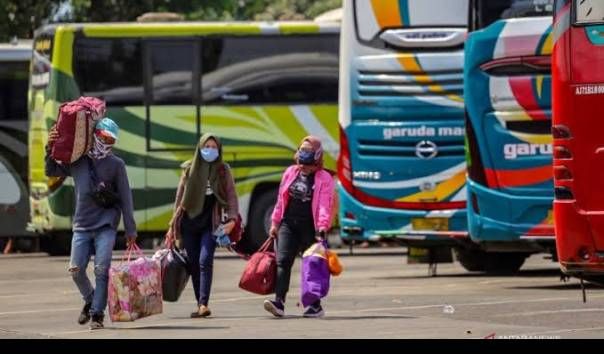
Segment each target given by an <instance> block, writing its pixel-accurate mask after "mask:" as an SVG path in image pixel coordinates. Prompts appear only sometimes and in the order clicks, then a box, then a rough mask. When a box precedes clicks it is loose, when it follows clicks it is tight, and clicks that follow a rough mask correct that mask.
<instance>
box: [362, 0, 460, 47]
mask: <svg viewBox="0 0 604 354" xmlns="http://www.w3.org/2000/svg"><path fill="white" fill-rule="evenodd" d="M452 5H454V6H452ZM434 8H446V9H447V11H433V9H434ZM354 16H355V25H356V32H357V36H358V38H359V39H360V40H362V41H372V40H374V39H375V37H376V36H377V35H379V34H380V33H381V32H382V30H389V29H396V28H406V29H410V28H431V29H435V28H443V27H460V28H465V27H466V26H467V21H468V15H467V0H457V1H455V2H452V1H451V0H422V1H408V2H407V1H400V2H399V1H398V0H356V1H355V2H354Z"/></svg>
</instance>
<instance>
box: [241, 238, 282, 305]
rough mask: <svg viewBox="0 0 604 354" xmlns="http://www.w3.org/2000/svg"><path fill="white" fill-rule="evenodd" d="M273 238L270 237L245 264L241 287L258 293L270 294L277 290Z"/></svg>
mask: <svg viewBox="0 0 604 354" xmlns="http://www.w3.org/2000/svg"><path fill="white" fill-rule="evenodd" d="M272 245H273V239H272V238H269V239H268V240H266V242H265V243H264V244H263V245H262V247H260V249H259V250H258V252H256V253H254V254H253V255H252V256H251V257H250V260H249V261H248V262H247V265H246V266H245V270H244V271H243V274H242V275H241V280H239V287H240V288H241V289H243V290H247V291H249V292H251V293H254V294H258V295H268V294H272V293H274V292H275V277H276V276H277V259H276V257H275V252H274V251H269V249H272V248H273V247H272Z"/></svg>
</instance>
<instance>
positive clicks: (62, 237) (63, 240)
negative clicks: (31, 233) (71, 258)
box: [40, 232, 71, 256]
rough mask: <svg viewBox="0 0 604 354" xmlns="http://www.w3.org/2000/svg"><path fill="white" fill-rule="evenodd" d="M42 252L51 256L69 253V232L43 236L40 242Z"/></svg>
mask: <svg viewBox="0 0 604 354" xmlns="http://www.w3.org/2000/svg"><path fill="white" fill-rule="evenodd" d="M40 247H41V250H42V252H46V253H48V254H49V255H51V256H68V255H69V254H70V253H71V233H69V232H61V233H54V234H52V235H50V236H48V237H43V239H42V240H41V242H40Z"/></svg>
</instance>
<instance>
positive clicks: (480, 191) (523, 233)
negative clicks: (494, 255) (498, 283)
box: [467, 180, 555, 252]
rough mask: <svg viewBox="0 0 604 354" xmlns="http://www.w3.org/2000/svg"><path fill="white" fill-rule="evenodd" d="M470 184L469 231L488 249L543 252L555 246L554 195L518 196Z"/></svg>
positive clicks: (473, 238)
mask: <svg viewBox="0 0 604 354" xmlns="http://www.w3.org/2000/svg"><path fill="white" fill-rule="evenodd" d="M467 185H468V206H467V213H468V214H467V215H468V231H469V233H470V237H471V239H472V241H474V242H475V243H478V244H480V245H481V246H482V248H483V249H485V250H487V251H508V252H511V251H513V252H540V251H545V250H548V249H551V248H554V247H555V236H554V225H553V212H552V200H553V198H552V197H541V196H518V195H510V194H507V193H502V192H500V191H496V190H493V189H490V188H486V187H484V186H482V185H479V184H477V183H475V182H473V181H471V180H468V181H467Z"/></svg>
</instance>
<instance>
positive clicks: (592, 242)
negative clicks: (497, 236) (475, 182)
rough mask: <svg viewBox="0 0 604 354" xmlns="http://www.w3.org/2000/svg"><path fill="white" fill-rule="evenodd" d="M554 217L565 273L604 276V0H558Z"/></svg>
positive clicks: (554, 66) (556, 20)
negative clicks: (603, 128)
mask: <svg viewBox="0 0 604 354" xmlns="http://www.w3.org/2000/svg"><path fill="white" fill-rule="evenodd" d="M554 21H555V22H554V34H555V35H554V52H553V61H552V64H553V66H552V78H553V98H554V105H553V127H552V133H553V138H554V183H555V189H554V195H555V199H554V216H555V218H554V219H555V229H556V243H557V251H558V260H559V262H560V266H561V269H562V271H563V272H564V273H566V274H567V275H570V276H575V277H578V278H581V279H588V280H599V281H598V282H599V283H602V282H603V280H604V192H602V191H600V190H599V189H598V186H600V185H601V184H602V181H604V172H603V169H602V166H603V163H604V154H603V153H604V137H602V134H601V133H600V131H599V130H598V129H599V127H600V128H601V127H603V123H602V121H601V118H602V114H604V112H603V108H602V102H603V99H604V96H603V95H604V70H602V66H601V64H602V63H603V62H604V40H603V37H602V33H603V30H602V29H603V25H604V3H602V2H601V1H590V0H586V1H569V0H566V1H557V3H556V17H555V20H554Z"/></svg>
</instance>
